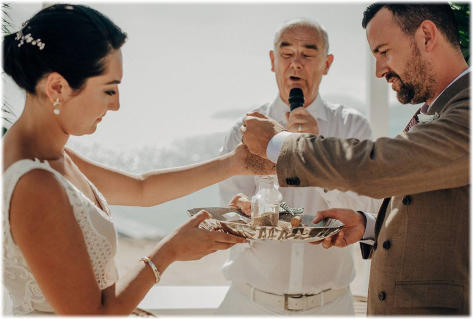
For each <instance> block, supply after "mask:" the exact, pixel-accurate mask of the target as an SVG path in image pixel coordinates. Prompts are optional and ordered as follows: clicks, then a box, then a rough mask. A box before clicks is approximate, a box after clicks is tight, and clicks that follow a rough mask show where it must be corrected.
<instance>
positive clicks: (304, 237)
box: [187, 207, 343, 242]
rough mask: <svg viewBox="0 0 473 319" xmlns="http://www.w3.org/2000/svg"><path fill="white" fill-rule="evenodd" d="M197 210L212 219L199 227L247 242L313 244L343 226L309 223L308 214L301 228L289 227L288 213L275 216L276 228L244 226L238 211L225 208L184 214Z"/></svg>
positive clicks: (330, 221)
mask: <svg viewBox="0 0 473 319" xmlns="http://www.w3.org/2000/svg"><path fill="white" fill-rule="evenodd" d="M201 210H205V211H207V212H209V213H210V214H211V215H212V217H213V218H209V219H206V220H205V221H203V222H202V223H201V224H200V226H199V227H201V228H204V229H207V230H216V229H221V230H223V231H225V232H228V233H230V234H233V235H236V236H241V237H244V238H247V239H251V240H281V241H286V240H288V241H294V242H297V241H298V242H313V241H319V240H322V239H324V238H326V237H329V236H331V235H334V234H336V233H338V232H339V231H340V230H341V229H342V227H343V224H342V223H341V222H340V221H338V220H336V219H331V218H326V219H324V220H322V221H321V222H319V223H317V224H313V223H312V220H313V219H314V217H313V216H310V215H302V219H301V222H302V223H301V226H299V227H292V226H291V224H290V223H289V221H290V219H291V217H292V215H291V214H288V213H280V214H279V225H278V226H254V225H251V224H248V222H250V220H251V219H250V218H249V217H248V216H246V215H245V214H243V213H242V212H241V211H240V210H238V209H235V208H228V207H202V208H192V209H189V210H188V211H187V212H188V213H189V216H194V215H195V214H197V213H198V212H199V211H201Z"/></svg>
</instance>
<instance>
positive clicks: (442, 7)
mask: <svg viewBox="0 0 473 319" xmlns="http://www.w3.org/2000/svg"><path fill="white" fill-rule="evenodd" d="M382 8H386V9H388V10H389V11H391V13H392V14H393V16H394V18H395V20H396V22H397V23H398V25H399V26H400V27H401V29H402V31H403V32H404V33H406V34H408V35H413V34H414V33H415V31H416V30H417V28H418V27H419V25H420V24H421V23H422V21H424V20H430V21H432V22H433V23H434V24H435V25H436V27H437V28H438V29H439V30H440V31H441V32H442V33H443V35H444V36H445V37H446V38H447V40H448V41H449V42H450V43H451V44H452V45H453V46H454V47H460V37H459V34H458V25H457V21H456V20H455V15H454V13H453V10H452V8H451V7H450V5H449V4H445V3H444V4H442V3H435V4H422V3H414V4H407V3H382V2H377V3H374V4H371V5H369V6H368V7H367V8H366V10H365V12H364V13H363V21H362V22H361V25H362V26H363V28H364V29H366V26H367V25H368V23H369V22H370V21H371V19H373V17H374V16H375V15H376V13H378V11H379V10H381V9H382Z"/></svg>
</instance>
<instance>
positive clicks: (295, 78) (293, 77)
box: [289, 76, 302, 81]
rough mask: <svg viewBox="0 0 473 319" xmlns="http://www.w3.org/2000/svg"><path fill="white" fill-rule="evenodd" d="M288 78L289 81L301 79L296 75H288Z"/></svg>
mask: <svg viewBox="0 0 473 319" xmlns="http://www.w3.org/2000/svg"><path fill="white" fill-rule="evenodd" d="M289 79H290V80H291V81H302V78H300V77H297V76H290V77H289Z"/></svg>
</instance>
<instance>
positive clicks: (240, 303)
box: [215, 285, 355, 316]
mask: <svg viewBox="0 0 473 319" xmlns="http://www.w3.org/2000/svg"><path fill="white" fill-rule="evenodd" d="M215 314H216V315H219V316H225V315H272V316H274V315H280V316H283V315H290V316H299V315H300V316H307V315H347V316H354V315H355V310H354V308H353V297H352V295H351V291H350V290H348V292H347V293H346V294H345V295H343V296H341V297H339V298H337V299H335V300H334V301H332V302H329V303H327V304H325V305H323V306H322V307H315V308H312V309H308V310H305V311H287V310H284V309H276V308H273V307H270V306H267V305H262V304H258V303H255V302H253V301H252V300H250V298H249V297H247V296H245V295H244V294H242V293H241V292H240V291H239V290H238V288H236V287H235V286H234V285H231V286H230V289H228V292H227V294H226V295H225V298H224V299H223V301H222V303H221V304H220V307H219V308H218V309H217V310H216V312H215Z"/></svg>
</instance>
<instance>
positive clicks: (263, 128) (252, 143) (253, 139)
mask: <svg viewBox="0 0 473 319" xmlns="http://www.w3.org/2000/svg"><path fill="white" fill-rule="evenodd" d="M283 130H284V127H282V126H281V125H280V124H279V123H278V122H276V121H275V120H273V119H269V118H267V117H266V116H264V115H263V114H260V113H258V112H253V113H247V114H246V117H245V118H244V119H243V125H242V126H241V128H240V131H241V133H242V138H241V141H242V142H243V144H245V145H246V146H248V149H249V150H250V152H251V153H253V154H256V155H258V156H261V157H263V158H267V157H266V148H267V147H268V143H269V141H270V140H271V139H272V138H273V136H274V135H276V134H278V133H279V132H281V131H283Z"/></svg>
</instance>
